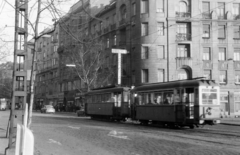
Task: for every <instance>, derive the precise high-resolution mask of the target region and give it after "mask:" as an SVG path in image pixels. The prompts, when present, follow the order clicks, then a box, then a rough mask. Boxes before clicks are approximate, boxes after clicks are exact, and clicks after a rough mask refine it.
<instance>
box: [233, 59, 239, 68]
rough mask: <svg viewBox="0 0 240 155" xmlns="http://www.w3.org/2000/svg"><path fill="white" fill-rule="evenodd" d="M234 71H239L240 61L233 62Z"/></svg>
mask: <svg viewBox="0 0 240 155" xmlns="http://www.w3.org/2000/svg"><path fill="white" fill-rule="evenodd" d="M234 69H240V61H235V62H234Z"/></svg>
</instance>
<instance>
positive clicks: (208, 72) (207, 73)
mask: <svg viewBox="0 0 240 155" xmlns="http://www.w3.org/2000/svg"><path fill="white" fill-rule="evenodd" d="M203 76H204V77H205V79H207V80H210V79H212V71H211V70H204V72H203Z"/></svg>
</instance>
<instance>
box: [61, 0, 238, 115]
mask: <svg viewBox="0 0 240 155" xmlns="http://www.w3.org/2000/svg"><path fill="white" fill-rule="evenodd" d="M80 2H81V1H80ZM80 2H79V3H77V4H76V5H74V6H73V7H72V8H71V9H70V10H71V11H70V13H69V14H68V16H66V18H64V19H63V21H64V22H63V23H65V28H66V27H67V28H68V29H67V30H68V31H70V32H75V34H78V36H80V38H83V36H86V37H87V36H91V37H92V38H95V39H96V40H98V42H99V44H100V45H101V52H102V53H103V54H102V55H101V58H100V61H101V70H100V71H101V72H104V71H105V72H107V73H111V74H113V75H112V76H111V77H109V78H105V79H99V80H98V81H97V82H98V83H101V84H102V86H108V85H118V82H117V81H118V75H117V60H118V57H117V55H116V54H113V53H112V49H126V50H127V52H128V53H127V54H123V56H122V62H121V65H122V70H121V73H122V74H121V75H122V76H121V77H120V78H121V81H122V83H121V85H123V86H137V85H140V84H143V83H156V82H168V81H174V80H181V79H192V78H200V79H201V78H206V79H213V80H215V81H216V82H217V83H219V85H220V87H221V109H222V115H223V116H229V115H240V93H239V90H240V45H239V42H240V31H239V30H240V24H239V19H240V11H239V10H240V0H236V1H231V0H224V1H217V0H204V1H201V0H121V1H111V2H108V3H107V2H106V3H104V5H99V7H96V6H95V9H96V8H98V9H96V10H98V11H96V12H94V13H93V14H91V13H90V14H88V13H87V12H91V8H93V7H92V6H91V5H90V4H91V2H93V1H84V2H86V3H80ZM83 4H84V5H83ZM99 10H100V11H99ZM83 12H84V13H85V14H84V13H83ZM87 15H91V16H88V17H91V18H87V19H85V20H83V19H82V18H80V17H84V16H87ZM62 28H63V27H62ZM63 30H64V29H62V30H61V27H60V33H62V34H60V36H59V37H60V38H59V43H60V47H59V50H58V53H59V56H60V57H61V58H60V59H61V61H60V62H61V63H62V64H60V65H59V75H61V76H60V77H59V78H60V79H61V80H60V81H59V88H60V90H59V91H60V92H64V96H65V97H64V98H65V99H66V102H67V98H68V96H66V95H67V94H69V92H71V91H72V92H74V91H75V90H76V88H75V87H73V86H77V85H79V88H83V87H84V86H85V85H84V82H83V81H81V80H80V81H78V80H79V78H77V76H75V75H71V73H73V72H72V71H71V70H72V69H71V68H67V67H66V64H68V63H73V61H71V60H70V59H67V58H66V56H67V55H68V52H69V51H71V50H70V49H72V48H69V47H70V45H71V46H74V47H75V45H76V44H78V43H77V42H76V39H75V41H74V40H73V39H72V37H70V36H67V35H66V33H67V31H63ZM65 30H66V29H65ZM79 32H81V33H79ZM83 32H84V33H83ZM64 44H68V45H67V46H66V45H64ZM67 51H68V52H67ZM64 53H65V55H64ZM102 80H104V82H102ZM77 81H78V82H77ZM97 86H101V85H97ZM71 94H72V95H70V96H72V97H69V98H74V93H71ZM75 97H76V91H75Z"/></svg>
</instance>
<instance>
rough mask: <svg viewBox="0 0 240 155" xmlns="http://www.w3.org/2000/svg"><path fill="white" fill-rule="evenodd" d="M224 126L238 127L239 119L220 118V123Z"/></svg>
mask: <svg viewBox="0 0 240 155" xmlns="http://www.w3.org/2000/svg"><path fill="white" fill-rule="evenodd" d="M220 124H224V125H233V126H240V117H237V118H234V117H232V118H231V117H230V118H221V123H220Z"/></svg>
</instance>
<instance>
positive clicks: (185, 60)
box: [176, 57, 192, 68]
mask: <svg viewBox="0 0 240 155" xmlns="http://www.w3.org/2000/svg"><path fill="white" fill-rule="evenodd" d="M176 64H177V68H178V67H182V66H184V65H186V66H190V67H191V66H192V58H191V57H177V58H176Z"/></svg>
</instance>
